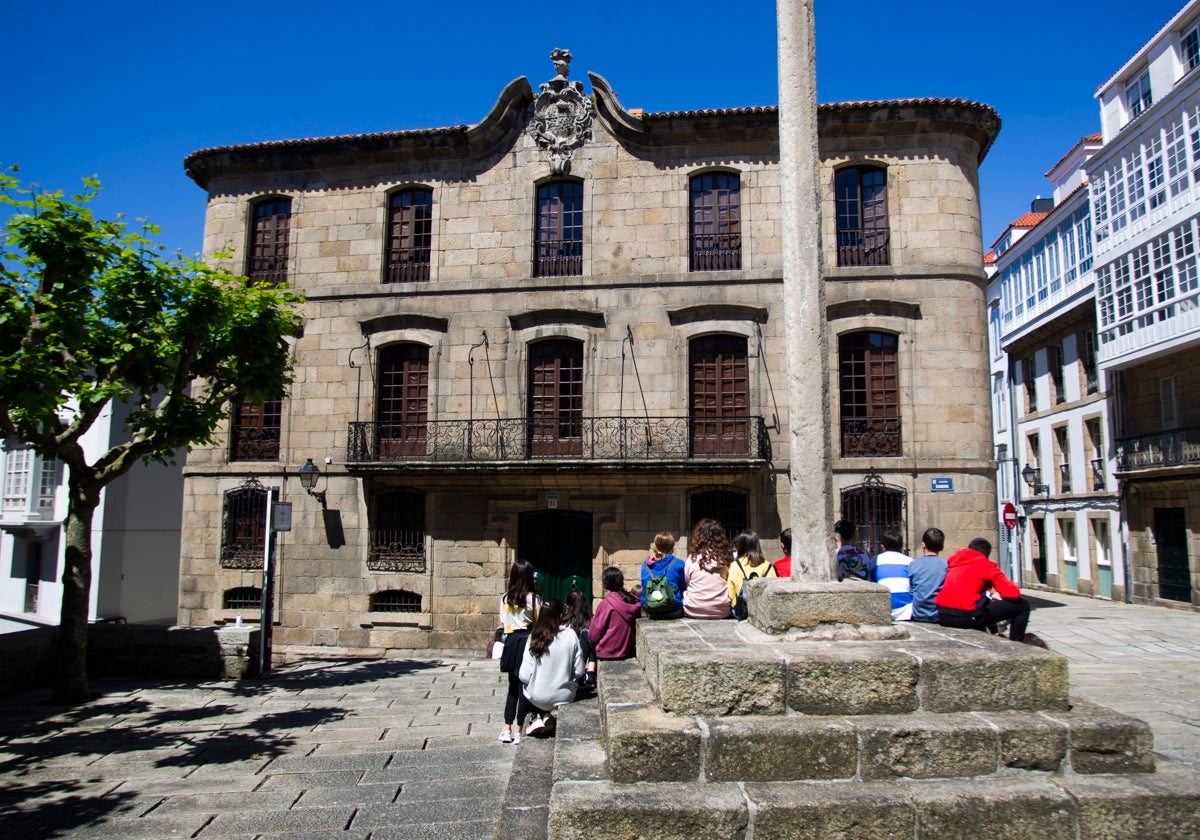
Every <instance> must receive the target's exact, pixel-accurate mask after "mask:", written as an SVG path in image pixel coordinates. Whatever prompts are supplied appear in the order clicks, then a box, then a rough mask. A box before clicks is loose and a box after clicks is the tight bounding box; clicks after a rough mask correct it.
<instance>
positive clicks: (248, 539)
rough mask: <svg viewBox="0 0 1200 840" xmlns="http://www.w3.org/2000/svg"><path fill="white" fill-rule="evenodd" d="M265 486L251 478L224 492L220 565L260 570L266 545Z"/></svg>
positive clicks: (230, 567)
mask: <svg viewBox="0 0 1200 840" xmlns="http://www.w3.org/2000/svg"><path fill="white" fill-rule="evenodd" d="M267 492H268V491H267V488H265V487H263V486H262V485H261V484H259V483H258V482H257V481H256V480H254V479H251V480H249V481H247V482H246V483H245V484H243V485H242V486H240V487H237V488H234V489H233V490H229V491H228V492H226V493H225V504H224V525H223V527H222V529H221V533H222V539H221V565H222V566H223V567H224V568H227V569H261V568H262V562H263V551H264V549H265V548H266V545H267V525H266V518H267Z"/></svg>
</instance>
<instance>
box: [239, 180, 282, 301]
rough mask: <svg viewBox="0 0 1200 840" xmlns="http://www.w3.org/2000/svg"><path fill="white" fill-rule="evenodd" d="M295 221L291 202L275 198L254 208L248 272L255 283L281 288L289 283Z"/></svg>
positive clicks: (247, 274) (259, 203)
mask: <svg viewBox="0 0 1200 840" xmlns="http://www.w3.org/2000/svg"><path fill="white" fill-rule="evenodd" d="M291 220H292V201H291V199H288V198H272V199H268V200H267V201H260V202H258V203H257V204H255V205H254V212H253V225H254V227H253V230H252V231H251V236H250V249H249V250H250V265H249V266H247V268H246V276H248V277H249V278H250V282H251V283H268V284H271V285H278V284H280V283H285V282H287V269H288V231H289V229H290V227H291Z"/></svg>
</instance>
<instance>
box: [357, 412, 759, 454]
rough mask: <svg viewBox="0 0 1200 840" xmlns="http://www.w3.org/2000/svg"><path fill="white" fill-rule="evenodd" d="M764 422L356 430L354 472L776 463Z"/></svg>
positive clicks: (676, 420)
mask: <svg viewBox="0 0 1200 840" xmlns="http://www.w3.org/2000/svg"><path fill="white" fill-rule="evenodd" d="M770 458H771V444H770V438H769V436H768V434H767V425H766V423H765V422H764V420H763V418H762V417H745V418H737V419H729V420H709V419H704V420H700V419H696V418H690V417H579V416H573V417H563V418H561V419H560V420H557V421H556V420H553V419H550V420H547V419H545V418H524V417H522V418H514V419H509V420H503V419H502V420H435V421H430V422H427V423H412V424H396V423H374V422H369V423H361V422H360V423H351V424H350V434H349V443H348V446H347V452H346V462H347V463H349V464H368V463H371V464H382V463H405V464H427V465H434V464H476V465H497V464H537V463H545V462H563V461H572V462H575V461H584V462H592V463H601V462H603V463H614V462H621V463H628V462H656V463H661V462H676V463H682V464H689V463H691V464H695V463H713V462H718V463H722V462H723V463H728V462H729V461H731V460H742V461H769V460H770Z"/></svg>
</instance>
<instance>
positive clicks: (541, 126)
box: [526, 49, 592, 175]
mask: <svg viewBox="0 0 1200 840" xmlns="http://www.w3.org/2000/svg"><path fill="white" fill-rule="evenodd" d="M550 60H551V61H553V62H554V71H555V73H556V74H557V75H556V76H555V77H554V78H553V79H551V80H550V81H548V82H544V83H543V84H542V87H541V92H540V93H538V96H537V98H536V99H535V100H534V101H533V105H532V106H531V114H530V119H529V127H528V129H526V130H527V131H528V132H529V136H530V137H531V138H532V139H533V141H534V142H535V143H537V144H538V146H540V147H541V148H543V149H545V150H546V151H547V152H548V153H549V154H550V171H551V172H553V173H554V174H555V175H566V174H567V173H568V172H570V171H571V157H572V155H574V154H575V150H576V149H578V148H580V147H581V146H583V144H584V143H586V142H587V141H589V140H591V139H592V100H591V99H589V98H588V97H586V96H584V94H583V83H582V82H571V81H568V80H567V75H568V74H569V73H570V72H571V51H570V50H563V49H555V50H554V51H553V52H551V53H550Z"/></svg>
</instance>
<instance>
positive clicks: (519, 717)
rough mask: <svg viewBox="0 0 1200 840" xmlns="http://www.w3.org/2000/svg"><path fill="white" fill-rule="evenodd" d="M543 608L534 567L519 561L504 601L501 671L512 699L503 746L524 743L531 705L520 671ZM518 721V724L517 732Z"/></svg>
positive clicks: (507, 701) (508, 699) (507, 707)
mask: <svg viewBox="0 0 1200 840" xmlns="http://www.w3.org/2000/svg"><path fill="white" fill-rule="evenodd" d="M539 604H540V601H539V600H538V594H537V582H536V581H535V580H534V577H533V564H532V563H530V562H529V561H528V560H519V559H518V560H517V561H516V562H514V563H513V565H512V569H511V570H509V573H508V589H507V590H506V591H505V593H504V595H503V596H502V597H501V598H500V623H501V624H502V625H503V627H504V652H503V653H502V654H501V655H500V670H501V671H503V672H505V673H507V674H508V696H507V697H505V699H504V728H503V729H501V730H500V742H501V743H503V744H519V743H520V742H521V727H522V726H523V725H524V724H525V715H526V714H527V713H528V708H527V706H528V704H527V703H526V702H525V696H524V695H523V694H522V693H521V680H520V678H519V677H518V670H519V669H520V667H521V657H522V656H524V654H525V643H526V641H527V640H528V638H529V627H530V625H532V624H533V620H534V617H535V616H536V615H537V612H538V606H539ZM514 721H515V722H516V724H517V729H516V731H515V732H514V731H513V722H514Z"/></svg>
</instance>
